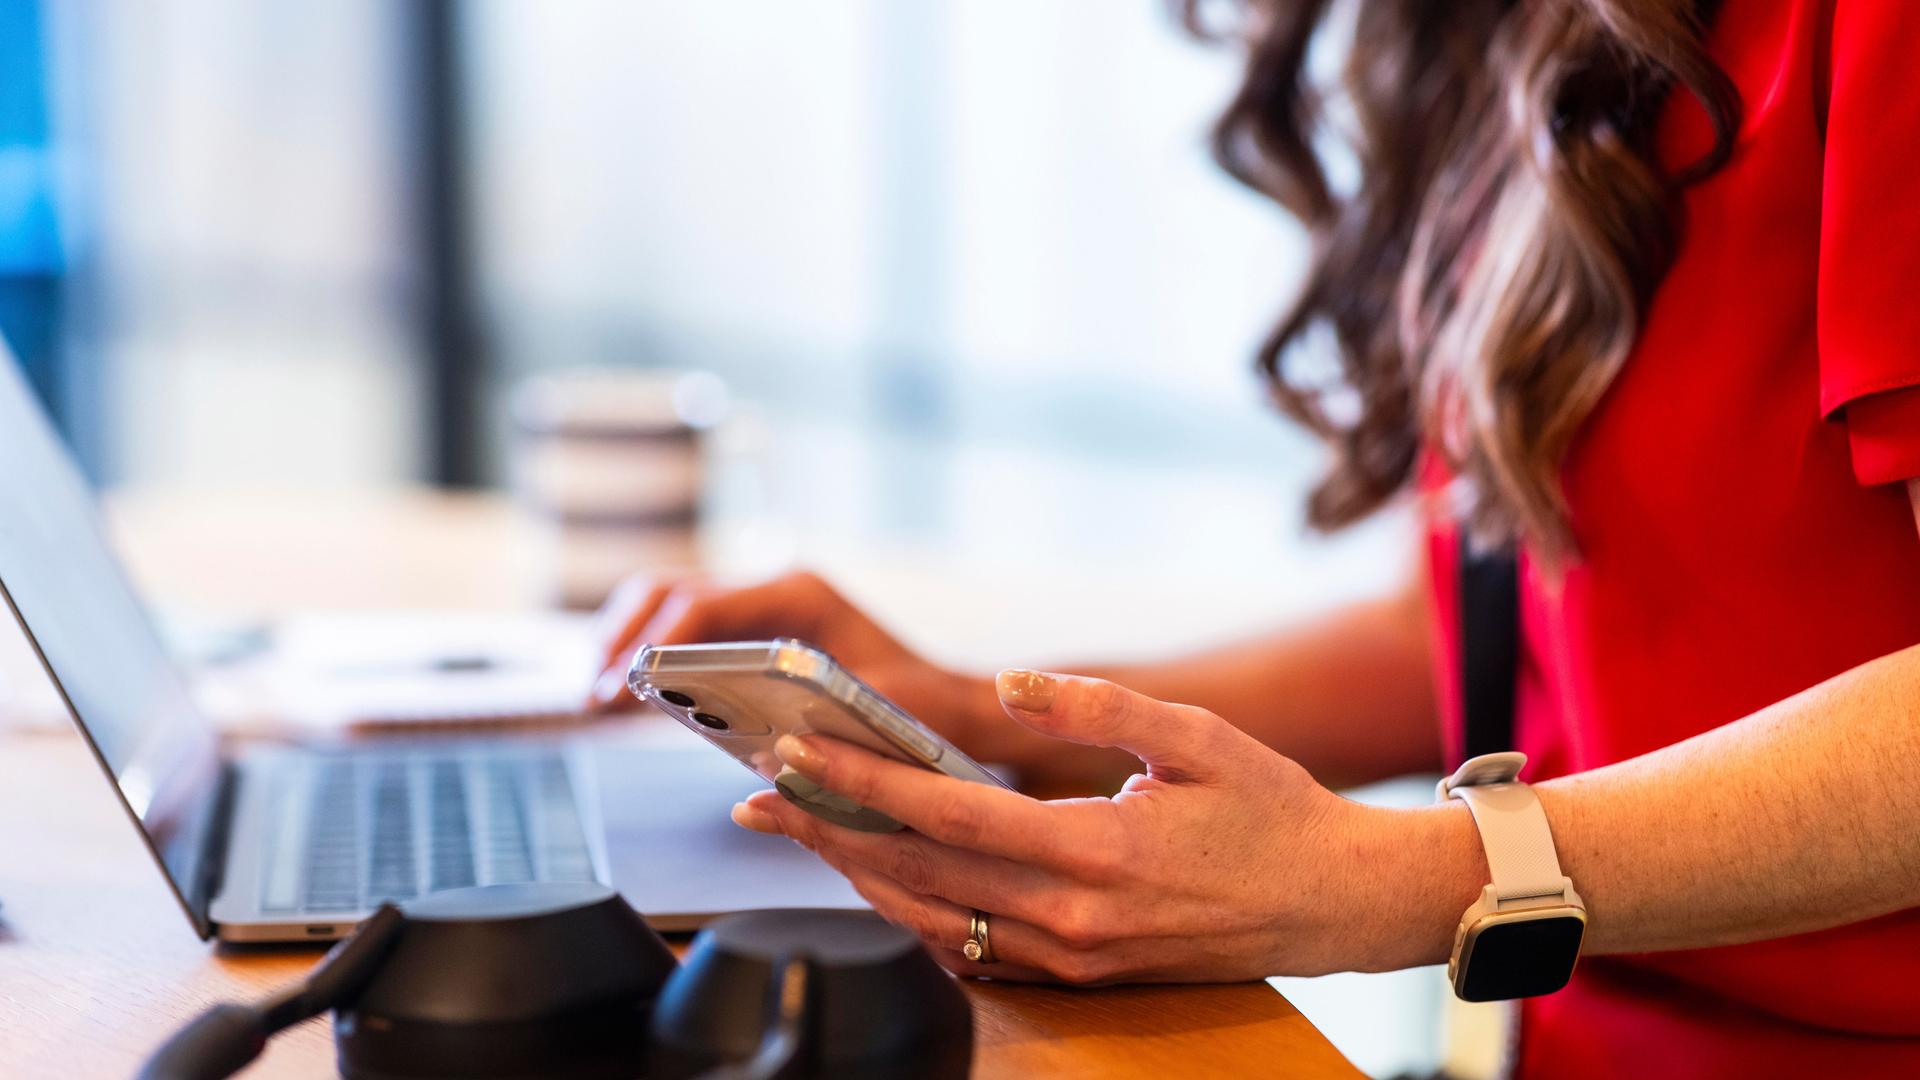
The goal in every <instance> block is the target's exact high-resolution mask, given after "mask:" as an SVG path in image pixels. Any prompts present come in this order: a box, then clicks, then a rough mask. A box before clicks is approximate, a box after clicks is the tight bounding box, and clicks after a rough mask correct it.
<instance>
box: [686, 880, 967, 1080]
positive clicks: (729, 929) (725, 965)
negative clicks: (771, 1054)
mask: <svg viewBox="0 0 1920 1080" xmlns="http://www.w3.org/2000/svg"><path fill="white" fill-rule="evenodd" d="M795 974H798V975H799V976H801V978H800V979H799V980H798V982H797V986H795V985H794V984H788V985H779V984H781V983H785V982H786V979H787V977H790V976H792V975H795ZM789 986H793V988H796V989H799V990H801V991H802V992H803V995H804V1000H803V1002H801V1003H798V1005H797V1007H796V1009H795V1010H793V1011H794V1013H796V1014H797V1015H789V1014H788V1010H786V1009H783V1008H782V1000H781V999H782V996H783V991H784V990H786V989H788V988H789ZM782 1026H791V1027H792V1028H793V1029H794V1030H793V1034H794V1036H795V1038H794V1039H793V1040H792V1044H793V1045H792V1046H791V1048H790V1051H789V1052H788V1053H787V1054H786V1055H785V1057H784V1058H783V1059H782V1060H779V1061H772V1060H768V1058H767V1055H765V1054H764V1053H763V1051H765V1050H766V1049H767V1048H768V1047H770V1046H772V1045H774V1043H775V1041H776V1040H775V1038H774V1036H777V1035H779V1034H781V1032H780V1028H781V1027H782ZM652 1060H653V1072H652V1074H651V1075H652V1076H653V1077H654V1078H655V1080H683V1078H687V1077H696V1076H700V1075H702V1074H705V1073H706V1072H708V1071H709V1070H711V1069H715V1068H721V1067H727V1066H732V1067H733V1068H734V1069H735V1070H736V1071H735V1072H731V1073H729V1075H741V1076H752V1077H767V1076H782V1077H785V1076H832V1077H860V1078H861V1080H888V1078H899V1080H909V1078H911V1080H965V1077H966V1075H967V1071H968V1069H969V1067H970V1066H971V1064H972V1061H973V1008H972V1005H971V1003H969V1002H968V1000H967V996H966V993H965V992H964V991H962V990H961V989H960V987H959V984H958V983H956V982H955V981H954V979H953V976H951V975H949V974H947V972H946V971H944V970H942V969H941V967H940V965H938V964H936V963H935V962H934V960H933V957H932V956H930V955H928V953H927V951H926V949H924V948H922V947H921V945H920V942H919V940H918V939H916V938H915V937H914V936H913V935H912V934H910V933H908V932H907V931H905V930H902V929H900V928H899V927H897V926H894V925H892V924H891V923H888V922H886V921H885V920H883V919H881V918H880V917H879V916H878V915H875V914H873V913H872V912H868V911H823V910H811V911H805V910H802V911H752V912H745V913H743V914H739V915H730V916H728V917H726V918H724V919H720V920H717V921H715V922H714V923H713V924H712V925H710V926H708V927H707V929H706V930H704V931H702V932H701V933H700V936H699V937H697V938H695V939H694V942H693V947H692V948H691V949H689V950H688V951H687V959H686V962H685V963H684V964H682V965H681V967H680V970H679V971H678V972H676V973H675V974H674V977H673V978H672V979H671V980H670V981H669V982H668V983H667V986H666V988H665V990H663V991H662V993H661V995H660V1004H659V1007H658V1008H657V1009H655V1010H654V1015H653V1059H652ZM749 1061H751V1062H752V1067H751V1069H748V1068H745V1067H744V1066H745V1063H747V1062H749ZM762 1070H765V1071H762Z"/></svg>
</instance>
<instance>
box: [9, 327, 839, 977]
mask: <svg viewBox="0 0 1920 1080" xmlns="http://www.w3.org/2000/svg"><path fill="white" fill-rule="evenodd" d="M0 600H4V602H5V604H6V606H7V608H8V609H9V610H11V611H12V613H13V615H14V617H15V618H16V619H17V620H18V622H19V623H20V626H21V629H22V630H23V631H25V634H26V637H27V639H28V641H29V642H30V643H31V645H32V646H33V649H34V651H35V652H36V653H37V654H38V656H39V659H40V661H41V663H42V665H43V666H44V667H45V668H46V671H47V674H48V675H49V676H50V677H51V680H52V682H53V684H54V687H55V689H56V690H57V691H58V694H59V696H60V698H61V699H62V702H63V704H64V705H65V706H66V709H67V711H68V713H69V714H70V715H71V717H72V719H73V721H74V723H75V725H76V726H77V727H78V728H79V729H80V732H81V734H82V735H83V736H84V737H85V739H86V741H87V743H88V745H89V746H90V747H91V749H92V751H93V753H94V756H95V757H96V759H97V760H98V762H99V764H100V766H101V768H102V769H103V770H104V771H105V773H106V775H107V778H108V780H109V781H111V784H112V787H113V789H114V791H115V792H116V793H117V794H118V796H119V800H120V802H121V803H122V805H123V806H124V808H125V810H126V812H127V814H128V816H129V817H130V818H131V819H132V821H133V823H134V824H135V825H136V826H137V827H138V828H139V830H140V834H141V836H142V837H143V839H144V840H145V841H146V844H147V847H148V849H149V850H150V851H151V853H152V855H153V857H154V859H155V861H156V862H157V863H158V864H159V867H160V869H161V871H162V872H163V873H164V875H165V877H166V879H167V882H168V884H169V885H170V886H171V888H172V890H173V894H174V896H175V898H176V899H177V900H178V901H179V904H180V906H181V908H182V909H183V910H184V911H185V912H186V915H187V918H188V919H189V920H190V921H191V922H192V924H193V926H194V929H195V930H196V931H198V932H199V934H200V936H201V937H202V938H212V937H218V938H221V939H223V940H228V941H293V940H307V939H322V940H324V939H332V938H338V937H341V936H344V935H345V934H347V933H348V932H350V931H351V930H352V929H353V927H354V926H355V925H356V924H357V923H359V922H360V921H361V920H362V919H364V918H365V917H366V916H367V915H368V914H370V913H371V912H372V910H373V909H374V908H376V907H377V906H379V905H380V904H381V903H383V902H386V901H405V900H408V899H411V898H413V897H416V896H420V895H424V894H426V893H429V892H433V891H436V890H440V889H449V888H458V887H462V886H468V885H486V884H495V883H507V882H537V881H587V880H598V881H603V882H608V883H610V884H613V885H615V886H616V887H618V888H620V889H621V891H622V892H624V893H626V894H627V897H628V899H629V900H630V901H632V902H633V903H634V905H635V906H636V907H638V908H639V909H640V910H641V911H642V912H644V913H646V914H647V916H648V919H649V921H650V922H652V923H653V924H654V925H655V927H656V928H658V929H662V930H677V929H691V928H695V927H697V926H699V925H700V924H701V923H702V922H704V921H705V920H706V919H708V918H711V917H712V916H714V915H717V914H721V913H724V912H727V911H733V910H742V909H748V908H761V907H797V906H819V907H863V906H865V905H864V904H863V903H862V902H861V901H860V900H859V898H858V896H857V895H855V894H854V893H853V892H852V890H851V888H850V887H849V886H847V884H846V883H845V881H844V879H842V878H840V877H839V875H838V874H835V873H834V872H833V871H832V870H831V869H830V868H827V867H825V866H824V864H822V863H820V862H819V861H818V860H817V859H814V858H812V857H811V856H809V855H807V854H806V853H805V852H802V851H800V850H799V849H797V848H795V847H794V846H793V845H791V844H786V843H783V842H780V841H778V840H776V839H774V838H767V837H759V836H757V835H754V834H748V833H745V832H744V831H743V830H740V829H737V828H735V827H734V826H732V825H731V824H729V823H727V820H726V813H727V807H728V806H730V805H731V804H732V802H733V801H734V800H736V799H738V798H740V797H741V796H743V795H744V794H745V793H746V791H747V790H750V789H751V785H750V784H748V785H745V786H743V780H750V779H751V778H745V777H742V776H741V775H740V770H739V769H738V767H737V766H735V765H733V763H732V762H731V761H730V760H728V759H727V758H726V757H725V755H721V754H716V753H713V752H712V751H711V749H709V748H706V747H704V746H700V745H693V744H696V743H697V742H698V740H697V739H696V738H695V737H694V736H692V735H690V734H687V733H685V732H678V733H677V734H675V733H674V732H669V731H667V730H665V729H664V728H656V729H655V730H656V731H657V732H658V734H657V735H656V736H653V737H650V738H643V739H641V740H640V741H641V742H642V743H643V744H644V745H642V746H639V747H637V748H635V747H629V748H628V749H627V751H626V752H624V753H621V752H619V750H618V742H619V740H615V741H614V744H613V749H612V750H607V749H605V748H603V747H602V746H600V745H599V744H596V743H588V742H584V741H581V740H571V741H564V742H563V741H553V740H536V739H525V738H514V737H508V736H489V737H484V738H482V737H468V738H458V739H437V738H390V739H381V740H369V741H360V742H353V743H346V744H335V745H313V746H298V745H278V746H256V747H251V748H245V749H243V750H241V751H240V752H237V753H236V752H230V751H229V748H228V747H227V746H225V745H223V743H222V741H221V740H220V738H219V737H218V734H217V732H216V730H215V728H214V726H213V724H212V723H210V722H209V721H208V719H207V718H206V717H205V716H204V715H202V714H201V713H200V711H199V709H198V706H197V705H196V703H195V701H194V699H193V698H192V697H191V695H190V694H189V692H188V688H187V684H186V681H185V680H184V679H183V678H182V676H181V674H180V672H179V670H178V669H177V668H176V667H175V665H174V664H173V662H172V659H171V658H170V656H169V655H168V654H167V651H166V649H165V647H164V646H163V645H162V643H161V641H160V639H159V637H158V636H157V634H156V633H155V631H154V628H153V625H152V623H151V621H150V620H149V618H148V615H147V612H146V610H145V608H144V606H143V605H142V603H141V602H140V599H139V597H138V595H137V594H136V593H135V591H134V589H133V587H132V585H131V583H130V582H129V580H128V578H127V576H126V574H125V572H124V570H123V569H122V568H121V566H120V565H119V563H118V562H117V560H116V559H115V558H114V556H113V554H112V552H111V550H110V549H109V547H108V545H107V543H106V540H105V537H104V535H103V532H102V530H101V529H100V527H99V524H98V522H97V519H96V510H95V507H94V504H93V498H92V495H91V492H90V491H89V490H88V487H87V484H86V482H85V480H84V478H83V477H82V476H81V474H80V472H79V470H78V468H77V467H76V466H75V464H74V462H73V460H72V458H71V457H70V455H69V454H68V453H67V452H66V448H65V447H64V446H63V445H62V444H61V442H60V439H59V437H58V435H57V434H56V433H55V432H54V430H53V427H52V425H51V424H50V423H49V422H48V420H47V418H46V416H45V414H44V413H42V412H41V410H40V408H39V406H38V404H37V403H36V402H35V401H34V400H33V398H32V396H31V393H30V392H29V390H28V388H27V385H26V383H25V381H24V379H23V378H22V377H21V375H20V372H19V370H18V368H17V366H16V365H15V363H14V361H13V358H12V357H11V355H9V354H8V353H6V351H5V349H4V347H0ZM669 726H671V727H672V728H674V729H675V730H676V731H677V728H678V725H669ZM676 740H677V741H676ZM609 760H612V761H616V762H618V768H617V769H609V770H608V771H609V772H610V773H615V774H616V775H617V776H618V779H619V782H618V783H617V784H611V785H607V787H606V789H605V791H604V792H603V791H602V789H601V785H599V784H597V783H596V781H595V774H596V767H604V766H607V765H608V763H609ZM609 795H610V796H611V797H608V796H609ZM610 832H611V834H612V835H614V836H616V837H617V838H618V839H617V843H616V845H615V847H614V849H613V851H612V852H611V854H610V853H609V847H608V844H607V836H608V835H609V833H610Z"/></svg>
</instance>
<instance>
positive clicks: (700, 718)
mask: <svg viewBox="0 0 1920 1080" xmlns="http://www.w3.org/2000/svg"><path fill="white" fill-rule="evenodd" d="M693 722H694V723H696V724H699V725H700V726H701V727H708V728H712V729H713V730H715V731H725V730H727V726H728V725H727V722H726V721H725V720H722V719H720V718H719V717H717V716H715V715H713V714H712V713H710V712H697V713H694V714H693Z"/></svg>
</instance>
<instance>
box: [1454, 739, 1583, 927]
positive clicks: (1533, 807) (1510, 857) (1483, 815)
mask: <svg viewBox="0 0 1920 1080" xmlns="http://www.w3.org/2000/svg"><path fill="white" fill-rule="evenodd" d="M1498 756H1499V757H1501V758H1518V759H1519V763H1524V762H1525V761H1526V758H1524V757H1522V756H1521V755H1519V754H1512V755H1498ZM1493 757H1495V755H1488V758H1493ZM1476 762H1483V759H1479V758H1476V759H1474V761H1472V762H1468V763H1467V764H1466V765H1463V766H1461V768H1460V771H1459V772H1458V773H1455V774H1454V777H1453V778H1451V779H1449V780H1447V781H1445V782H1443V783H1442V784H1441V790H1442V792H1443V793H1444V794H1445V795H1447V796H1450V797H1452V798H1456V799H1459V800H1461V801H1462V802H1464V803H1466V804H1467V809H1468V810H1469V811H1471V812H1472V814H1473V821H1474V824H1475V825H1477V826H1478V827H1479V829H1480V843H1481V845H1482V847H1484V848H1485V849H1486V853H1487V869H1488V870H1490V871H1492V873H1493V889H1494V893H1495V895H1497V896H1498V897H1499V898H1500V899H1501V900H1522V899H1526V898H1528V897H1536V896H1559V895H1561V894H1562V893H1564V892H1565V891H1566V888H1567V878H1566V875H1564V874H1562V873H1561V872H1560V858H1559V856H1558V855H1557V854H1555V853H1554V850H1553V830H1552V828H1551V827H1549V826H1548V824H1547V815H1546V813H1545V812H1544V811H1542V810H1541V809H1540V799H1539V797H1538V796H1536V795H1535V794H1534V793H1533V789H1532V788H1531V787H1528V786H1527V785H1526V784H1522V783H1520V782H1518V781H1516V780H1513V779H1512V776H1513V774H1514V773H1517V772H1518V771H1519V765H1518V764H1517V763H1515V764H1512V767H1511V769H1507V768H1500V769H1498V770H1497V771H1498V772H1500V773H1504V774H1505V775H1504V776H1503V777H1502V778H1501V779H1499V780H1497V781H1495V782H1492V783H1487V782H1485V781H1484V780H1481V776H1483V775H1485V773H1486V772H1487V771H1488V769H1487V765H1488V764H1491V762H1483V763H1482V764H1481V765H1480V767H1479V768H1478V769H1475V768H1474V766H1475V763H1476ZM1509 763H1510V762H1509V761H1502V762H1500V763H1499V764H1501V765H1507V764H1509ZM1476 780H1481V782H1478V783H1476V782H1475V781H1476ZM1456 785H1458V786H1456Z"/></svg>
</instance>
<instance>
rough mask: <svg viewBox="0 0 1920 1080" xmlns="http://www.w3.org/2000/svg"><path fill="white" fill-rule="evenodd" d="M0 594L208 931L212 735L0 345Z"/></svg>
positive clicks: (74, 473) (81, 485) (78, 479)
mask: <svg viewBox="0 0 1920 1080" xmlns="http://www.w3.org/2000/svg"><path fill="white" fill-rule="evenodd" d="M0 593H4V598H5V600H6V602H7V604H8V605H9V606H10V607H11V608H12V609H13V612H14V615H15V616H16V617H17V618H18V619H19V620H20V624H21V626H22V627H23V628H24V629H25V630H26V633H27V636H28V638H30V639H31V640H32V642H33V644H34V646H35V648H37V649H38V650H39V652H40V657H41V659H42V660H43V661H44V662H45V663H46V666H47V671H48V673H49V674H51V675H52V676H53V680H54V682H55V683H56V684H57V685H58V688H59V690H60V692H61V695H62V696H63V697H64V698H65V700H66V703H67V707H68V709H69V710H70V711H71V712H72V714H73V719H74V722H75V723H76V724H78V725H79V727H80V730H81V732H82V733H83V734H84V735H85V736H86V738H87V740H88V741H89V742H90V743H91V744H92V746H93V749H94V752H95V754H96V755H97V756H98V757H99V759H100V762H101V764H102V765H103V766H104V767H105V768H106V770H107V773H108V774H109V776H110V777H111V778H112V780H113V782H114V786H115V787H116V788H117V789H118V790H119V793H120V797H121V799H122V800H124V801H125V803H126V806H127V809H128V811H129V812H131V813H132V815H133V817H134V820H135V821H137V822H138V823H139V825H140V828H141V831H142V832H144V833H145V834H146V838H147V843H148V845H149V846H150V847H151V848H152V849H153V853H154V855H155V857H156V858H158V859H159V861H160V864H161V867H162V868H163V869H164V870H165V871H166V874H167V878H168V880H169V882H170V883H171V884H172V886H173V889H174V892H175V894H176V895H177V896H178V897H179V898H180V902H181V904H182V906H184V907H185V908H186V909H187V915H188V917H190V918H191V919H192V920H193V922H194V925H195V927H196V928H197V929H198V930H199V931H200V933H201V935H202V936H206V935H207V934H208V933H210V931H211V926H210V924H209V922H208V919H207V898H206V896H205V895H204V886H205V884H206V882H205V880H204V878H203V877H202V869H203V868H202V866H201V862H202V859H203V852H202V846H203V843H204V841H205V836H206V830H207V829H208V828H209V826H210V825H211V823H212V816H213V812H214V802H215V799H216V796H217V792H218V786H219V784H218V782H219V772H220V762H219V758H218V753H217V746H216V742H215V736H214V732H213V729H212V727H211V726H210V725H209V724H208V723H207V722H206V720H205V718H204V717H202V716H201V714H200V713H199V711H198V710H197V709H196V708H195V707H194V704H193V702H192V700H191V699H190V698H189V696H188V694H187V690H186V686H185V684H184V683H183V682H182V681H181V679H180V676H179V673H178V671H177V670H176V669H175V668H174V666H173V664H172V662H171V661H170V659H169V658H168V656H167V654H166V651H165V649H164V648H163V647H162V646H161V643H160V640H159V638H158V636H157V635H156V634H155V632H154V629H153V626H152V624H151V623H150V622H149V621H148V619H147V613H146V612H145V611H144V610H143V609H142V607H141V604H140V600H139V598H138V597H137V596H135V595H134V592H133V589H132V587H131V586H130V585H129V584H128V582H127V579H126V576H125V574H124V573H123V572H122V570H121V568H120V565H119V563H118V562H117V561H116V560H115V558H114V556H113V554H112V552H111V551H110V550H109V549H108V547H107V544H106V540H105V538H104V536H103V535H102V533H101V529H100V527H99V524H98V522H97V520H96V518H95V508H94V504H93V498H92V494H91V492H90V491H89V490H88V488H87V484H86V481H85V479H84V478H83V477H82V476H81V474H80V471H79V469H78V467H76V466H75V464H74V462H73V460H72V458H71V457H70V456H69V455H68V453H67V451H66V447H65V446H63V445H62V444H61V442H60V438H59V436H58V435H57V434H56V433H55V432H54V429H53V426H52V424H50V423H49V422H48V420H47V417H46V415H45V414H44V413H42V412H41V410H40V407H39V404H38V402H36V401H35V400H34V399H33V396H32V393H31V391H30V390H29V389H28V387H27V384H26V381H25V379H24V378H23V377H22V376H21V374H20V371H19V368H18V366H17V365H16V364H15V362H14V359H13V357H12V355H11V354H10V353H8V352H6V351H5V348H4V346H0ZM49 809H50V810H51V809H53V808H49Z"/></svg>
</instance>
